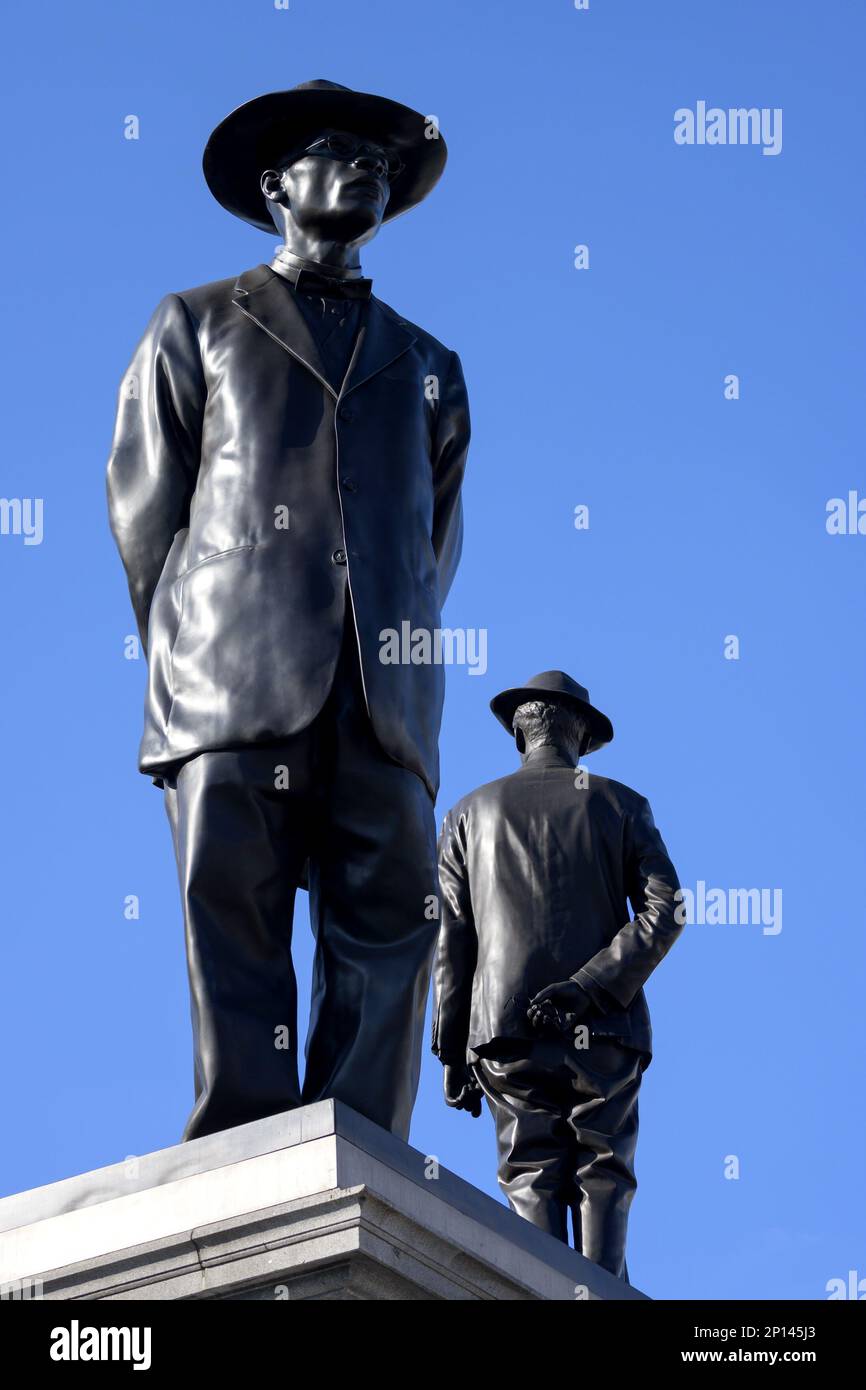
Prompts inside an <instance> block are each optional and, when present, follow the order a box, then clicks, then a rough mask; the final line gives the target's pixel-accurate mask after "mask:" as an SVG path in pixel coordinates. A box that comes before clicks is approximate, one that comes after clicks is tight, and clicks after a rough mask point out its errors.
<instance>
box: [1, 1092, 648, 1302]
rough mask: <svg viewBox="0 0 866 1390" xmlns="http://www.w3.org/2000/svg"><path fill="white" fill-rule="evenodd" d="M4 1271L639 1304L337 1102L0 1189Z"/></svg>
mask: <svg viewBox="0 0 866 1390" xmlns="http://www.w3.org/2000/svg"><path fill="white" fill-rule="evenodd" d="M15 1281H22V1292H23V1293H24V1295H25V1296H26V1295H27V1293H28V1291H32V1290H34V1288H35V1291H36V1293H37V1295H39V1294H41V1296H42V1297H44V1298H48V1299H163V1298H168V1299H172V1298H174V1299H202V1298H203V1299H262V1300H280V1299H289V1300H292V1299H295V1300H297V1299H386V1300H391V1299H402V1300H415V1299H518V1300H521V1299H523V1300H526V1299H528V1300H539V1299H541V1300H545V1299H561V1300H569V1301H572V1300H574V1299H575V1298H579V1299H580V1298H588V1299H591V1300H592V1299H613V1298H616V1299H642V1298H643V1297H644V1295H643V1294H641V1293H639V1292H638V1291H637V1290H636V1289H633V1288H631V1287H629V1286H628V1285H626V1284H623V1283H622V1282H621V1281H620V1280H618V1279H615V1278H614V1277H613V1276H612V1275H610V1274H608V1273H607V1272H606V1271H605V1270H602V1269H599V1268H598V1266H597V1265H594V1264H591V1263H590V1261H588V1260H585V1259H584V1258H583V1257H582V1256H581V1255H578V1254H576V1253H575V1252H574V1251H573V1250H569V1249H568V1248H567V1247H566V1246H565V1245H563V1244H561V1243H560V1242H559V1241H556V1240H554V1239H553V1238H552V1237H550V1236H547V1235H545V1234H544V1233H543V1232H542V1231H538V1230H536V1229H535V1228H534V1227H533V1226H531V1225H529V1223H528V1222H526V1221H523V1220H521V1219H520V1218H519V1217H517V1216H515V1215H514V1214H513V1213H512V1212H510V1211H509V1210H508V1209H507V1208H506V1207H504V1206H503V1205H502V1204H501V1203H500V1202H497V1201H495V1200H494V1199H493V1198H492V1197H489V1196H487V1195H486V1194H485V1193H482V1192H479V1191H478V1190H477V1188H474V1187H472V1186H471V1185H470V1184H469V1183H467V1182H464V1181H463V1180H462V1179H461V1178H458V1177H457V1176H456V1175H455V1174H453V1173H450V1172H448V1171H447V1170H446V1169H444V1168H441V1167H439V1166H438V1164H437V1162H436V1161H435V1159H430V1158H429V1157H425V1155H423V1154H421V1153H419V1152H418V1151H417V1150H415V1149H412V1148H410V1147H409V1146H408V1145H407V1144H404V1143H402V1142H401V1141H400V1140H398V1139H395V1138H394V1136H393V1135H392V1134H388V1133H386V1132H385V1131H384V1130H382V1129H380V1128H379V1127H378V1126H377V1125H374V1124H371V1123H370V1121H368V1120H365V1119H363V1118H362V1117H361V1116H360V1115H357V1114H355V1112H354V1111H352V1110H349V1109H347V1108H346V1107H345V1106H343V1105H341V1104H340V1103H339V1102H334V1101H324V1102H322V1103H321V1104H319V1105H310V1106H305V1107H304V1108H303V1109H301V1110H293V1111H288V1112H286V1113H285V1114H282V1115H274V1116H272V1117H270V1118H269V1119H266V1120H257V1121H256V1122H255V1123H254V1124H249V1125H241V1126H239V1127H238V1128H237V1129H232V1130H226V1131H224V1132H223V1133H221V1134H214V1135H210V1136H209V1137H207V1138H205V1139H196V1140H194V1141H193V1142H191V1143H188V1144H179V1145H177V1146H176V1147H174V1148H170V1149H163V1150H161V1151H160V1152H158V1153H152V1154H147V1155H146V1156H144V1157H141V1158H138V1159H135V1160H129V1161H127V1162H126V1163H119V1164H116V1165H114V1166H113V1167H110V1168H100V1169H97V1170H95V1171H94V1172H92V1173H84V1174H82V1176H81V1177H76V1178H68V1179H66V1180H65V1181H64V1182H58V1183H52V1184H51V1185H50V1186H47V1187H39V1188H34V1189H33V1190H32V1191H30V1192H22V1193H19V1194H18V1195H17V1196H14V1197H7V1198H4V1199H3V1200H2V1201H0V1282H2V1283H3V1284H4V1285H6V1286H9V1285H10V1284H11V1285H12V1286H13V1288H14V1287H15ZM6 1296H7V1297H8V1296H9V1293H8V1287H7V1291H6Z"/></svg>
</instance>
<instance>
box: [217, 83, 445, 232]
mask: <svg viewBox="0 0 866 1390" xmlns="http://www.w3.org/2000/svg"><path fill="white" fill-rule="evenodd" d="M429 125H430V122H429V120H428V118H427V117H426V116H422V115H421V114H420V113H419V112H418V111H413V110H412V109H411V108H410V107H408V106H402V105H401V104H400V102H398V101H390V100H389V99H388V98H387V97H377V96H373V95H372V94H371V93H370V92H355V91H353V90H352V89H351V88H350V87H341V86H340V84H339V82H327V81H326V80H325V79H324V78H318V79H317V80H316V81H314V82H302V83H300V85H299V86H297V87H291V88H290V89H289V90H288V91H286V92H267V93H266V94H265V95H264V96H260V97H254V98H253V100H252V101H247V102H245V103H244V105H243V106H239V107H237V109H236V110H235V111H232V113H231V115H229V116H226V118H225V120H224V121H221V122H220V124H219V125H218V126H217V128H216V130H215V131H214V132H213V134H212V135H211V137H210V139H209V140H208V142H207V145H206V146H205V152H204V159H203V161H202V164H203V167H204V176H205V179H206V180H207V186H208V188H209V189H210V191H211V193H212V194H213V195H214V197H215V198H216V200H217V202H218V203H221V204H222V206H223V207H224V208H226V209H227V210H228V211H229V212H233V213H234V214H235V216H236V217H242V218H243V220H244V221H245V222H251V223H252V225H253V226H254V227H260V228H261V230H262V231H263V232H272V231H273V230H274V227H273V223H272V222H271V219H270V217H269V216H268V213H267V209H266V207H265V198H264V194H263V193H262V190H261V185H260V182H259V181H260V179H261V176H262V174H263V173H264V171H265V169H269V168H272V167H273V166H274V164H275V163H276V162H277V161H278V160H279V159H281V158H282V157H283V156H285V155H286V154H289V153H290V152H291V151H293V150H295V149H298V148H301V147H303V144H304V142H305V141H307V140H313V139H315V137H316V136H317V135H318V134H320V132H321V131H322V130H326V129H329V128H330V129H332V130H346V131H349V132H351V133H352V134H353V135H359V136H361V137H362V138H365V139H367V140H373V141H375V142H376V144H378V145H382V146H383V147H384V148H386V149H387V150H388V151H389V152H391V153H392V154H395V155H396V156H397V158H398V159H399V160H400V162H401V163H402V165H403V167H402V168H401V169H400V170H399V171H398V173H396V174H395V175H394V177H393V179H392V180H391V185H390V186H391V193H390V197H389V199H388V203H387V206H386V208H385V215H384V218H383V221H386V222H387V221H390V219H391V218H393V217H398V216H399V214H400V213H401V212H408V211H409V209H410V208H413V207H415V205H416V204H417V203H420V202H421V200H422V198H426V196H427V194H428V193H429V192H430V190H431V188H432V187H433V185H434V184H435V183H436V182H437V181H438V179H439V176H440V175H441V173H442V170H443V169H444V168H445V160H446V159H447V157H448V150H447V146H446V144H445V141H444V140H443V139H442V136H441V135H438V133H437V135H436V137H435V138H432V139H428V138H427V134H426V133H427V131H428V129H429Z"/></svg>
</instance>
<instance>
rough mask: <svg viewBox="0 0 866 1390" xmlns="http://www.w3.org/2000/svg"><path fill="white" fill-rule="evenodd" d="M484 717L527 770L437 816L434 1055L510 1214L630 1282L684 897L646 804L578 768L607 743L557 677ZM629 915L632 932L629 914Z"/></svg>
mask: <svg viewBox="0 0 866 1390" xmlns="http://www.w3.org/2000/svg"><path fill="white" fill-rule="evenodd" d="M491 708H492V709H493V712H494V713H495V715H496V717H497V718H498V719H499V721H500V723H501V724H502V725H503V726H504V728H505V729H507V730H508V731H509V733H512V732H513V734H514V736H515V738H516V741H517V748H518V751H519V752H520V756H521V763H522V766H521V767H520V769H519V770H518V771H517V772H515V773H512V774H511V776H508V777H503V778H501V779H500V780H499V781H496V782H491V783H489V784H488V785H487V786H483V787H479V788H478V789H477V790H476V791H474V792H470V794H469V795H468V796H466V797H464V798H463V800H462V801H460V802H458V803H457V805H456V806H455V807H454V808H453V809H452V810H451V811H449V812H448V815H447V816H446V817H445V821H444V825H443V828H442V833H441V836H440V847H439V876H440V884H441V895H442V924H441V934H440V938H439V946H438V950H437V955H436V963H435V971H434V976H435V1001H434V1022H433V1050H434V1052H436V1053H437V1055H438V1056H439V1058H440V1059H441V1061H442V1062H443V1063H444V1064H445V1073H444V1081H445V1096H446V1101H447V1103H448V1104H449V1105H452V1106H455V1107H456V1108H458V1109H465V1110H468V1111H470V1112H471V1113H472V1114H473V1115H476V1116H477V1115H478V1114H480V1110H481V1101H480V1097H481V1094H482V1093H483V1094H484V1095H485V1096H486V1098H487V1102H488V1104H489V1107H490V1110H491V1113H492V1115H493V1119H494V1121H495V1125H496V1138H497V1146H498V1150H499V1182H500V1185H501V1187H502V1190H503V1192H504V1193H505V1195H506V1196H507V1198H508V1201H509V1203H510V1204H511V1206H512V1208H513V1209H514V1211H516V1212H518V1213H519V1214H520V1215H521V1216H524V1217H526V1218H527V1219H528V1220H529V1221H532V1222H534V1224H535V1225H536V1226H540V1227H542V1229H543V1230H545V1231H548V1232H549V1233H550V1234H552V1235H554V1236H557V1237H558V1238H559V1239H560V1240H565V1241H567V1240H568V1214H569V1211H570V1212H571V1215H572V1224H573V1231H574V1244H575V1247H576V1248H577V1249H578V1250H580V1251H581V1252H582V1254H584V1255H586V1256H587V1258H588V1259H590V1260H594V1261H595V1263H596V1264H599V1265H602V1266H603V1267H604V1268H605V1269H609V1270H610V1271H611V1272H612V1273H613V1274H616V1275H618V1276H619V1277H620V1278H624V1279H627V1278H628V1272H627V1267H626V1260H625V1245H626V1224H627V1221H628V1211H629V1206H630V1204H631V1200H632V1197H633V1196H634V1191H635V1187H636V1181H635V1176H634V1154H635V1146H636V1143H637V1132H638V1090H639V1088H640V1082H641V1077H642V1075H643V1072H644V1070H645V1069H646V1067H647V1066H648V1065H649V1061H650V1057H651V1054H652V1033H651V1029H650V1019H649V1011H648V1009H647V1003H646V998H645V996H644V992H643V985H644V984H645V983H646V981H647V979H648V978H649V976H650V974H651V972H652V971H653V970H654V969H655V967H656V966H657V965H658V963H659V961H660V960H661V959H662V957H663V956H664V955H665V954H666V952H667V951H668V950H669V949H670V947H671V946H672V944H673V942H674V941H675V940H676V938H677V936H678V934H679V932H680V931H681V929H682V928H681V926H680V924H679V923H678V922H677V920H676V918H675V898H674V895H675V893H676V892H677V889H678V887H679V884H678V882H677V876H676V873H675V871H674V867H673V865H672V864H671V861H670V859H669V858H668V854H667V851H666V849H665V846H664V844H663V842H662V839H661V836H660V835H659V833H658V831H657V829H656V827H655V825H654V823H653V818H652V813H651V811H650V808H649V805H648V803H647V802H646V801H645V800H644V798H643V797H642V796H639V795H638V793H637V792H634V791H632V790H630V788H628V787H625V786H623V785H622V784H621V783H620V782H613V781H610V780H609V779H608V778H606V777H597V776H595V775H594V774H592V775H591V774H589V773H587V772H586V770H585V769H580V768H578V767H577V766H576V765H577V764H579V762H580V759H581V757H583V756H584V755H585V754H586V753H589V752H592V751H593V750H594V749H597V748H600V747H601V746H602V745H603V744H605V743H607V742H609V740H610V739H612V738H613V728H612V726H611V724H610V721H609V720H608V719H607V717H606V716H605V715H603V714H602V713H601V712H600V711H599V710H597V709H596V708H595V707H594V706H593V705H592V704H590V701H589V695H588V693H587V691H586V690H585V689H584V688H583V687H582V686H580V685H578V684H577V682H576V681H574V680H572V679H571V678H570V677H569V676H567V675H565V674H564V673H563V672H562V671H545V672H544V673H543V674H542V675H540V676H534V677H533V678H532V679H531V680H529V681H527V683H526V685H525V686H522V687H520V688H518V689H514V690H506V691H504V692H503V693H502V694H501V695H498V696H496V698H495V699H494V700H493V701H492V702H491ZM629 902H630V903H631V906H632V908H633V911H634V918H633V920H629V911H628V904H629Z"/></svg>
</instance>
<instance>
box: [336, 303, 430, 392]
mask: <svg viewBox="0 0 866 1390" xmlns="http://www.w3.org/2000/svg"><path fill="white" fill-rule="evenodd" d="M414 342H415V335H414V333H410V332H409V330H408V328H406V327H405V326H404V325H403V323H402V321H401V320H399V319H397V318H396V317H395V316H394V315H393V314H392V313H391V311H390V310H389V309H386V308H385V307H384V306H383V305H382V304H381V303H380V302H379V300H378V299H375V298H372V297H371V299H370V301H369V304H368V306H367V313H366V314H365V315H364V318H363V320H362V322H361V327H360V329H359V330H358V342H357V343H356V345H355V352H354V353H353V355H352V362H351V364H350V366H349V370H348V372H347V374H346V380H345V381H344V382H343V389H342V391H341V392H340V396H341V397H343V396H347V395H348V394H349V392H350V391H355V390H357V388H358V387H359V386H363V384H364V382H365V381H369V380H370V377H371V376H375V375H376V373H377V372H381V371H382V369H383V368H384V367H388V366H390V365H391V363H392V362H393V361H394V360H395V359H396V358H398V357H402V355H403V353H404V352H407V351H408V350H409V348H410V347H411V346H412V344H413V343H414Z"/></svg>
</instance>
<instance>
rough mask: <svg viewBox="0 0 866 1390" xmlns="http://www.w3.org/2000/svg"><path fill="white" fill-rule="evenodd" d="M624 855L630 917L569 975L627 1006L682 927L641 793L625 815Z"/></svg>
mask: <svg viewBox="0 0 866 1390" xmlns="http://www.w3.org/2000/svg"><path fill="white" fill-rule="evenodd" d="M626 856H627V858H626V891H627V893H628V897H629V901H630V902H631V906H632V910H633V911H634V914H635V915H634V920H633V921H631V922H627V923H626V925H625V926H623V927H621V928H620V930H619V931H618V932H617V934H616V936H615V937H614V938H613V941H612V942H611V943H610V945H609V946H605V947H604V948H603V949H602V950H601V951H598V952H597V953H596V954H595V955H594V956H593V957H592V958H591V959H590V960H588V961H587V962H586V964H585V965H584V966H583V968H582V970H581V971H579V972H578V975H577V976H576V977H575V978H576V979H578V980H580V978H581V977H582V976H583V977H588V978H589V980H590V981H593V982H594V983H595V984H596V985H599V986H600V987H601V988H602V989H603V990H605V991H606V992H607V993H608V994H609V995H612V996H613V998H614V999H615V1000H616V1001H617V1003H618V1004H619V1005H621V1007H622V1008H628V1006H629V1004H631V1002H632V1000H633V999H634V997H635V995H636V994H637V993H638V991H639V990H640V989H642V987H643V986H644V985H645V984H646V982H647V980H648V979H649V977H650V975H651V974H652V972H653V971H654V970H655V968H656V966H657V965H658V964H659V961H661V960H662V959H663V958H664V956H665V955H667V953H668V951H669V950H670V948H671V946H672V945H673V944H674V942H675V941H676V939H677V937H678V936H679V934H680V932H681V931H682V923H680V922H678V921H677V919H676V904H677V900H676V896H675V895H676V893H677V890H678V889H679V886H680V885H679V879H678V878H677V873H676V869H675V868H674V866H673V864H672V863H671V860H670V856H669V855H668V852H667V849H666V848H665V843H664V841H663V839H662V837H661V835H660V834H659V832H658V830H657V829H656V825H655V822H654V820H653V815H652V811H651V810H650V807H649V803H648V802H647V801H645V800H643V798H641V800H640V802H639V803H638V805H637V807H636V808H635V809H634V811H633V812H631V813H630V814H629V817H628V827H627V836H626Z"/></svg>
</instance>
